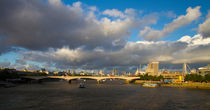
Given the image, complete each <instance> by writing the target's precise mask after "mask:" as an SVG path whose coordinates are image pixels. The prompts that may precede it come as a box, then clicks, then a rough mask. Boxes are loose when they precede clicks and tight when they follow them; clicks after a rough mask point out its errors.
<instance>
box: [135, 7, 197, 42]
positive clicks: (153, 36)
mask: <svg viewBox="0 0 210 110" xmlns="http://www.w3.org/2000/svg"><path fill="white" fill-rule="evenodd" d="M186 12H187V14H186V15H181V16H179V17H178V18H176V19H174V20H173V21H172V22H171V23H169V24H166V25H165V26H164V28H163V30H155V29H152V28H150V27H146V28H145V29H144V30H142V31H141V32H140V34H139V36H144V38H145V39H146V40H158V39H160V38H162V37H164V36H166V35H168V34H169V33H171V32H173V31H174V30H176V29H178V28H180V27H182V26H185V25H187V24H189V23H191V22H192V21H194V20H196V19H197V18H198V17H200V16H201V12H200V6H197V7H195V8H191V7H189V8H187V10H186Z"/></svg>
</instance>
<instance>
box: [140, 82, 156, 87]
mask: <svg viewBox="0 0 210 110" xmlns="http://www.w3.org/2000/svg"><path fill="white" fill-rule="evenodd" d="M142 86H143V87H158V84H153V83H144V84H143V85H142Z"/></svg>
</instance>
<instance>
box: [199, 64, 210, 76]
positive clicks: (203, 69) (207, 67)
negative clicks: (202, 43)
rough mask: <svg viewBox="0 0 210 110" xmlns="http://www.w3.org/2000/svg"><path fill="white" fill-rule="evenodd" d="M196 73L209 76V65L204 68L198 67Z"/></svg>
mask: <svg viewBox="0 0 210 110" xmlns="http://www.w3.org/2000/svg"><path fill="white" fill-rule="evenodd" d="M198 73H199V74H200V75H206V74H210V64H209V65H208V66H206V67H200V68H198Z"/></svg>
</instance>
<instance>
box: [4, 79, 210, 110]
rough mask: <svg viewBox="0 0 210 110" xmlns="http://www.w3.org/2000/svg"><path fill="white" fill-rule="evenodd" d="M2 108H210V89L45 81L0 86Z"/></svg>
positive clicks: (153, 109)
mask: <svg viewBox="0 0 210 110" xmlns="http://www.w3.org/2000/svg"><path fill="white" fill-rule="evenodd" d="M0 99H1V100H0V109H1V110H210V90H201V89H185V88H163V87H158V88H145V87H141V86H140V85H137V84H124V83H122V81H118V82H114V81H113V82H112V83H105V84H96V82H95V81H87V83H86V88H78V83H77V82H73V83H72V84H68V83H67V82H44V83H42V84H23V85H18V86H17V87H11V88H0Z"/></svg>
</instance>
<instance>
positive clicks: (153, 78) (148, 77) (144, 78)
mask: <svg viewBox="0 0 210 110" xmlns="http://www.w3.org/2000/svg"><path fill="white" fill-rule="evenodd" d="M139 77H140V80H152V81H160V80H162V79H163V76H162V75H160V76H152V75H148V74H144V75H139Z"/></svg>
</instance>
